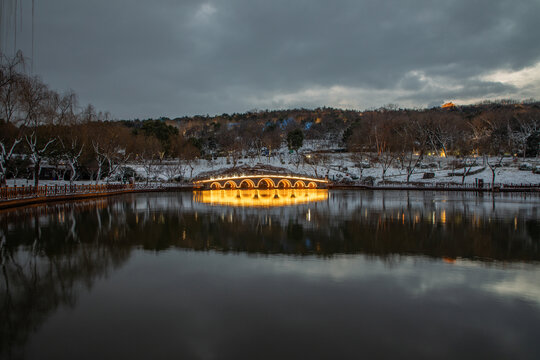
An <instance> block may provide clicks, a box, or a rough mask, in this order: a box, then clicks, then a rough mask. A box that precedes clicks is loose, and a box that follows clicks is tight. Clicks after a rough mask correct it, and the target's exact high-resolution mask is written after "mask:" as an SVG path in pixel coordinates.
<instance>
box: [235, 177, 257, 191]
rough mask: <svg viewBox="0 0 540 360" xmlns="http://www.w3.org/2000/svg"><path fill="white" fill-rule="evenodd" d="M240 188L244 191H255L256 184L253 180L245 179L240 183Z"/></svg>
mask: <svg viewBox="0 0 540 360" xmlns="http://www.w3.org/2000/svg"><path fill="white" fill-rule="evenodd" d="M238 187H239V188H242V189H246V188H247V189H254V188H255V183H254V182H253V180H251V179H244V180H242V181H241V182H240V185H239V186H238Z"/></svg>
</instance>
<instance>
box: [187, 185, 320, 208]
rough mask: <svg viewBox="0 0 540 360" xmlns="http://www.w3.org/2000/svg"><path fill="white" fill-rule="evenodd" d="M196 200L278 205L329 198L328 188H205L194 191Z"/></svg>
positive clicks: (226, 203) (213, 203) (252, 205)
mask: <svg viewBox="0 0 540 360" xmlns="http://www.w3.org/2000/svg"><path fill="white" fill-rule="evenodd" d="M193 196H194V199H195V201H196V202H200V203H204V204H210V205H226V206H246V207H278V206H289V205H299V204H305V203H309V202H316V201H325V200H327V199H328V190H327V189H253V190H247V189H238V190H203V191H196V192H194V193H193Z"/></svg>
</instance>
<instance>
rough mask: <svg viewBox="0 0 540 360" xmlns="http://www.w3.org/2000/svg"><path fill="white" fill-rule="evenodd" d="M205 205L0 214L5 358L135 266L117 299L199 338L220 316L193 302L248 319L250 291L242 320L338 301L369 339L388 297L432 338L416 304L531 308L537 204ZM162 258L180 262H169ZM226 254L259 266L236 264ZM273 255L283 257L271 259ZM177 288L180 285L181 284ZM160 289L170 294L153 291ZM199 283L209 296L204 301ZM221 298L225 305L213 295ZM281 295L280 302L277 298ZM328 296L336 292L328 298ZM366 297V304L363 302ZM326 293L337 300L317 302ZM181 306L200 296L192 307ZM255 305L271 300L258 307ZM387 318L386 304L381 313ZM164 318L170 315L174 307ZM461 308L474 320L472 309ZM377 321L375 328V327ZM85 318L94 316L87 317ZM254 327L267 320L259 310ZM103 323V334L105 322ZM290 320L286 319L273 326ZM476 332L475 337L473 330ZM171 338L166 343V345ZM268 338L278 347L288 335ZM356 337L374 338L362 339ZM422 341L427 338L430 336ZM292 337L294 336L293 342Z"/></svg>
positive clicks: (81, 206) (340, 201) (417, 196)
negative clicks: (366, 322)
mask: <svg viewBox="0 0 540 360" xmlns="http://www.w3.org/2000/svg"><path fill="white" fill-rule="evenodd" d="M259 191H261V190H259ZM273 191H274V190H271V192H273ZM279 191H283V190H279ZM296 191H298V190H296ZM241 192H242V191H241ZM205 193H206V194H212V192H202V194H201V193H197V194H195V195H193V194H190V193H178V194H139V195H125V196H118V197H112V198H104V199H97V200H89V201H81V202H70V203H66V204H50V205H46V206H36V207H28V208H22V209H16V210H11V211H3V212H0V245H1V266H2V274H1V276H0V279H1V280H0V335H1V341H0V358H4V357H5V358H21V357H24V355H25V354H24V348H25V347H26V346H27V343H28V339H29V338H30V337H31V334H32V333H33V332H35V331H36V330H37V329H40V328H41V327H42V326H44V324H46V323H47V321H48V319H49V318H50V317H52V316H54V314H56V313H57V312H58V310H59V309H61V308H69V309H73V310H74V311H75V309H77V308H78V306H79V302H80V299H81V298H85V299H88V297H89V296H90V295H89V294H92V293H94V292H95V291H96V290H95V287H96V284H100V283H103V282H107V281H109V280H110V279H109V277H110V275H112V274H117V273H119V272H120V269H121V268H125V267H129V266H135V268H136V269H137V271H134V270H133V271H134V273H135V274H137V276H135V277H133V276H131V277H129V280H126V279H124V280H115V281H116V283H115V284H116V285H115V286H116V287H115V289H116V288H118V289H120V290H118V293H115V294H116V297H117V298H118V299H122V300H123V301H126V299H125V297H126V296H127V295H125V294H124V293H123V292H122V291H125V292H126V294H132V293H133V292H134V291H135V290H133V289H139V288H141V289H142V290H141V293H140V294H139V293H137V294H138V296H136V297H135V298H137V299H139V298H140V299H141V302H143V300H144V303H145V304H146V303H149V304H150V305H152V306H154V307H155V308H158V309H159V308H160V307H159V305H160V304H159V302H158V303H156V301H157V300H156V299H148V297H147V296H145V292H146V293H148V292H150V291H157V293H156V294H157V295H158V296H157V297H156V298H160V299H161V298H172V299H173V300H177V301H176V302H175V306H178V303H179V300H178V299H181V300H182V301H185V302H186V303H187V304H189V306H188V305H186V309H188V310H189V311H188V310H186V313H182V315H183V316H184V318H187V319H191V321H192V323H190V331H191V329H194V328H196V327H197V324H198V323H197V321H199V319H200V316H201V312H203V313H204V312H205V311H208V310H207V309H209V308H216V304H215V303H212V304H210V303H209V304H208V308H205V310H204V311H202V310H201V311H198V312H193V311H191V310H192V308H197V306H200V305H198V304H200V303H201V302H203V303H206V302H208V300H205V299H218V298H219V299H222V301H224V304H226V305H227V307H228V308H227V307H226V308H225V309H224V312H223V314H226V313H227V311H226V310H227V309H234V310H235V311H237V312H238V314H240V315H238V316H242V315H241V314H242V311H245V307H240V306H237V304H239V303H241V302H242V301H243V300H241V299H245V297H246V296H248V295H247V294H246V289H251V290H252V291H253V293H250V295H249V297H250V298H251V299H252V300H253V303H249V304H247V306H248V308H249V306H255V305H253V304H256V303H257V302H260V303H261V306H262V307H263V309H264V311H269V310H268V309H271V308H272V306H273V305H272V303H266V302H264V301H262V300H261V299H262V298H268V299H273V298H272V297H273V296H274V297H275V296H276V295H275V294H276V293H289V292H295V291H296V292H297V293H296V299H304V298H305V296H306V294H309V298H310V299H311V301H315V300H313V299H320V300H317V301H318V302H317V301H315V303H317V304H318V303H319V302H320V305H321V307H320V308H319V307H317V310H325V309H327V305H325V304H333V305H334V306H335V309H338V308H340V306H342V305H343V304H344V303H343V302H340V301H342V300H343V299H354V300H355V304H356V305H353V304H352V303H351V304H350V307H346V310H345V309H344V310H343V311H344V313H343V314H341V316H344V318H351V319H352V318H353V317H351V316H350V314H351V313H352V314H356V315H357V316H362V318H364V319H366V318H369V319H370V322H371V326H372V327H373V329H374V330H375V331H377V329H379V330H381V329H382V328H383V327H381V326H378V325H377V324H378V323H379V322H380V321H381V320H382V323H383V324H386V325H385V326H384V327H387V326H390V323H391V321H390V322H389V318H388V317H386V318H385V315H384V313H380V312H379V313H377V312H374V311H373V309H379V310H380V308H381V306H382V305H381V304H385V301H386V300H384V299H387V298H388V297H391V298H399V299H400V301H403V302H402V304H405V305H402V306H404V307H406V308H407V311H411V314H415V316H416V317H415V316H413V315H404V314H398V316H404V317H405V318H409V317H411V318H410V319H409V320H410V321H409V322H407V323H415V322H416V321H420V322H421V323H422V324H424V323H425V324H426V326H427V327H429V326H438V325H437V323H436V322H435V323H434V322H433V320H432V319H433V318H437V316H438V315H436V314H435V315H433V316H434V317H430V318H428V319H423V318H422V315H421V314H422V311H424V308H423V307H422V306H420V304H419V303H417V302H416V301H415V299H418V298H422V297H426V296H428V295H430V296H432V297H431V298H430V301H435V302H436V303H437V304H441V303H442V304H443V305H444V306H443V307H444V308H445V309H446V310H447V311H448V312H449V313H452V312H453V313H454V314H455V313H459V311H458V310H456V308H455V303H456V302H461V301H463V300H462V299H463V298H467V297H470V299H471V300H472V302H473V303H475V304H478V305H479V306H480V305H481V306H480V307H481V308H482V309H484V310H483V313H482V318H483V319H484V320H486V321H487V320H489V319H490V316H491V314H492V313H493V311H495V310H493V311H491V310H490V311H488V309H489V308H488V307H486V306H485V304H490V306H491V309H499V310H500V311H502V310H504V311H508V313H507V315H508V314H514V312H516V314H514V315H515V316H524V315H523V314H522V315H519V314H521V313H519V312H517V310H516V309H519V311H522V310H523V309H522V308H521V307H518V305H519V304H518V305H516V304H514V303H513V302H507V303H508V304H510V305H505V306H506V307H504V306H502V307H503V309H502V310H501V309H500V308H501V304H500V303H498V302H500V300H501V299H515V298H517V299H519V300H520V301H526V302H527V304H528V303H529V302H531V303H540V300H539V298H538V296H539V294H540V288H539V287H538V286H533V285H531V284H534V282H535V280H537V279H538V267H537V264H538V262H539V261H540V212H539V210H538V209H540V206H539V205H540V200H539V198H538V197H532V198H531V197H524V196H506V195H501V196H497V197H496V198H488V197H486V198H482V197H476V196H472V195H471V194H435V193H406V192H401V193H400V192H394V193H380V192H379V193H374V192H332V193H327V192H325V193H321V194H324V195H323V196H324V199H322V201H314V202H305V203H296V205H295V206H263V207H251V206H243V205H241V206H232V207H230V206H209V205H216V204H218V203H219V202H218V201H217V200H216V201H209V202H206V201H202V198H204V194H205ZM302 193H303V192H302V191H300V192H295V193H294V195H295V198H302V195H301V194H302ZM215 194H216V196H215V197H217V198H222V197H224V198H226V199H228V196H229V195H223V196H222V195H221V194H222V192H221V191H217V192H215ZM255 194H256V195H257V196H259V200H264V199H268V200H269V201H270V199H272V200H273V197H272V196H267V194H265V193H264V192H262V193H261V192H258V193H253V192H252V193H251V194H249V195H248V194H246V197H245V198H246V199H251V200H250V201H252V200H254V199H253V197H254V196H255ZM287 194H289V195H290V194H292V193H288V192H282V197H283V198H288V199H290V198H291V197H290V196H288V195H287ZM308 194H312V193H311V192H309V193H308ZM313 194H316V193H313ZM278 196H280V195H279V194H278ZM305 197H306V196H304V198H305ZM240 198H241V199H242V193H240ZM307 198H311V199H316V198H317V197H315V196H311V195H308V196H307ZM233 201H234V200H233ZM254 201H256V200H254ZM225 204H226V203H225ZM220 205H223V203H221V204H220ZM287 205H288V204H287ZM170 249H174V250H175V252H170V251H163V250H170ZM193 250H195V251H197V252H194V251H193ZM223 253H235V254H243V253H250V254H263V255H265V256H263V257H244V256H242V255H235V257H232V258H231V257H226V256H223ZM145 254H146V255H145ZM148 254H150V255H151V256H150V255H148ZM190 254H191V255H190ZM209 254H210V255H209ZM269 254H273V255H280V256H266V255H269ZM281 255H287V256H281ZM179 259H181V261H180V260H179ZM531 269H532V270H531ZM175 271H176V272H178V273H175ZM194 274H195V275H196V276H195V275H194ZM192 275H193V276H194V277H192ZM179 278H181V279H182V281H181V282H180V283H181V285H182V286H178V284H179V282H178V279H179ZM158 279H159V281H161V282H165V285H163V287H162V288H161V287H160V288H158V290H155V289H156V288H155V287H156V286H157V285H156V284H157V283H159V281H158ZM268 279H270V280H268ZM169 280H170V281H169ZM313 281H316V282H317V287H316V288H313V287H310V286H311V285H309V284H311V283H312V282H313ZM268 282H270V285H269V283H268ZM341 282H343V283H344V284H347V286H343V287H341V286H337V288H336V283H341ZM201 284H203V285H201ZM204 284H211V286H210V285H208V286H209V287H208V289H206V288H205V289H206V290H205V291H206V292H203V293H198V291H200V289H201V286H203V288H204ZM224 284H225V285H224ZM359 284H362V286H360V285H359ZM263 285H264V286H263ZM223 286H225V287H226V288H227V291H226V293H225V294H223V293H220V292H219V289H221V288H222V287H223ZM282 287H283V289H285V291H278V292H273V289H276V288H277V289H282ZM329 288H332V291H334V292H331V291H326V290H327V289H329ZM122 289H123V290H122ZM152 289H154V290H152ZM175 289H176V290H175ZM215 289H218V290H215ZM235 289H237V290H238V291H236V290H235ZM300 289H303V290H300ZM143 290H144V291H143ZM322 290H325V291H324V292H323V291H322ZM367 290H369V291H367ZM223 291H225V290H223ZM478 291H481V292H482V293H481V296H478V293H477V292H478ZM111 292H114V291H113V290H111V289H108V290H106V291H105V290H101V292H99V294H100V296H102V297H103V298H104V299H107V300H108V301H113V302H114V298H113V299H110V298H109V297H108V296H110V293H111ZM367 292H369V293H370V294H371V295H370V297H367V298H366V297H365V296H366V293H367ZM323 293H328V294H330V293H331V294H332V296H330V295H328V296H327V297H325V295H324V294H323ZM186 294H198V295H200V296H199V297H197V296H195V295H193V298H191V297H189V296H187V295H186ZM257 294H265V296H264V297H262V298H258V297H257ZM360 294H362V295H361V296H360ZM486 294H489V295H486ZM491 294H496V295H497V296H498V297H497V298H496V301H493V300H490V298H489V296H492V295H491ZM224 295H225V296H224ZM233 298H234V301H233ZM227 299H228V300H227ZM339 299H341V300H339ZM360 299H363V300H362V301H364V302H365V304H364V305H365V309H371V310H370V311H368V312H366V313H357V311H360V310H359V309H361V307H357V304H358V303H359V301H361V300H360ZM434 299H435V300H434ZM441 299H442V300H441ZM274 300H276V299H275V298H274ZM277 300H278V302H280V303H281V304H282V305H283V306H282V307H281V309H286V308H288V307H290V308H292V309H299V308H300V306H306V303H305V302H302V301H300V300H299V302H298V303H288V302H287V299H286V298H278V299H277ZM323 300H324V301H323ZM337 300H339V301H337ZM88 301H89V300H88ZM88 301H87V302H88ZM127 301H129V302H131V301H136V300H133V298H130V299H127ZM227 301H230V302H227ZM336 301H337V302H338V303H336ZM505 301H507V300H505ZM512 301H513V300H512ZM243 304H244V303H243ZM312 304H313V302H312ZM505 304H506V303H505ZM124 305H125V304H124V303H122V302H121V301H120V303H119V304H118V311H120V312H122V311H124V309H123V306H124ZM150 305H147V306H150ZM323 305H324V306H323ZM141 306H143V304H141ZM171 306H172V305H171ZM190 306H191V307H190ZM244 306H246V304H244ZM520 306H521V305H520ZM527 306H528V305H527ZM175 309H176V310H175ZM263 309H259V310H260V311H261V312H262V311H263ZM355 309H356V310H355ZM393 309H394V308H393V307H392V306H390V304H388V307H385V306H383V310H381V311H383V312H385V311H390V312H391V311H395V310H393ZM169 310H170V311H173V312H174V311H178V309H177V308H175V307H172V308H171V309H169ZM199 310H200V309H199ZM431 310H433V308H432V309H431ZM469 310H470V311H469V313H470V314H477V313H476V311H478V310H475V309H472V308H471V309H469ZM499 310H497V311H499ZM126 311H127V310H126ZM280 311H285V310H280ZM336 311H338V310H336ZM192 312H193V313H194V314H196V316H195V315H193V318H191V317H190V316H189V314H191V313H192ZM278 312H279V311H278ZM211 313H212V314H213V316H215V318H219V319H221V320H220V321H222V323H218V324H217V326H218V327H219V324H225V323H226V324H228V322H227V320H226V319H223V317H224V315H223V314H222V313H219V311H218V310H215V311H213V312H211ZM372 313H377V316H373V315H372V316H371V317H369V316H370V315H369V314H372ZM89 314H90V315H88V317H91V315H92V314H93V313H92V311H89ZM127 314H129V316H128V315H126V317H136V316H141V317H143V318H144V322H145V323H150V324H151V323H155V321H156V320H155V319H154V318H153V317H152V316H153V315H154V313H153V312H149V315H148V316H145V315H141V313H140V312H135V313H133V314H132V313H127ZM207 314H208V313H207ZM524 314H528V313H527V312H524ZM535 314H536V313H535ZM151 315H152V316H151ZM274 315H279V314H276V313H274ZM289 315H291V314H289ZM313 315H314V314H313V313H309V312H306V314H305V317H304V318H303V320H302V321H303V322H305V323H309V322H310V320H309V319H313V318H314V316H313ZM163 316H164V317H168V314H163ZM279 316H283V315H279ZM535 316H536V315H535ZM377 317H378V318H377ZM418 317H420V320H419V318H418ZM471 317H472V315H471ZM179 318H180V317H179ZM250 318H253V319H259V320H260V321H261V322H262V323H264V321H265V320H264V319H260V318H259V317H258V315H257V312H254V313H252V314H251V315H250ZM507 318H508V319H511V318H512V316H510V315H509V316H507ZM97 319H100V320H101V321H102V322H105V323H107V319H106V318H100V317H97ZM430 319H431V320H430ZM527 319H528V320H527V321H530V322H532V325H531V324H529V325H530V326H533V327H535V326H536V327H538V326H537V325H538V323H536V322H535V321H536V320H535V319H536V318H534V317H530V316H528V315H527ZM244 320H246V319H244ZM287 320H288V319H287V318H286V317H285V318H282V319H281V322H282V323H286V322H287ZM326 320H327V321H328V322H332V321H335V320H332V319H331V318H329V319H326ZM326 320H325V321H326ZM88 321H89V322H91V321H92V320H91V319H88ZM246 321H248V320H246ZM440 321H443V319H440ZM508 321H509V322H510V320H508ZM248 322H249V321H248ZM154 325H156V326H155V327H152V328H153V329H154V330H153V331H157V332H158V333H159V331H158V330H156V328H158V327H159V324H154ZM212 325H215V324H213V323H212ZM229 325H230V326H233V325H232V324H229ZM274 325H276V326H277V324H274ZM335 325H336V327H338V325H340V324H338V323H336V324H335ZM349 325H351V324H349ZM95 326H96V327H98V325H95ZM209 326H210V325H209ZM253 326H254V328H255V324H253ZM261 326H262V325H261ZM351 326H352V325H351ZM475 326H477V328H478V329H481V325H480V324H476V325H475ZM427 327H426V328H424V329H427ZM490 328H492V327H490ZM205 329H207V328H205ZM123 330H124V331H127V330H126V329H123ZM165 330H167V329H165V328H164V329H163V333H165V332H167V333H169V331H165ZM183 330H185V329H183ZM259 330H260V329H259ZM267 330H268V328H266V330H265V331H267ZM275 330H276V334H274V335H275V336H278V333H279V332H280V331H283V330H279V331H278V330H277V328H276V329H275ZM356 330H358V331H363V332H364V333H365V334H364V335H365V336H366V339H367V338H370V337H369V334H368V333H366V332H365V330H362V329H356ZM401 330H403V331H404V332H406V329H403V328H402V329H401ZM514 330H515V331H518V330H516V329H514ZM118 331H119V332H121V331H122V329H121V328H119V329H118ZM298 331H299V332H301V331H306V332H309V327H307V328H305V329H304V328H303V327H302V326H299V327H298ZM445 331H447V332H448V331H450V330H449V329H446V330H445ZM479 331H480V330H479ZM340 334H341V335H340V336H347V334H346V333H340ZM429 334H430V333H429V331H426V332H425V335H426V336H429ZM244 335H246V334H244ZM289 335H291V336H290V338H293V337H294V336H292V335H295V334H289ZM220 336H222V335H220ZM217 338H218V337H217V336H216V339H217ZM252 340H253V341H256V339H252ZM81 341H82V340H81ZM321 343H322V342H321ZM41 344H43V343H41ZM402 345H403V346H407V344H402ZM186 346H187V345H186ZM274 355H276V356H277V355H278V354H274ZM329 355H330V354H329Z"/></svg>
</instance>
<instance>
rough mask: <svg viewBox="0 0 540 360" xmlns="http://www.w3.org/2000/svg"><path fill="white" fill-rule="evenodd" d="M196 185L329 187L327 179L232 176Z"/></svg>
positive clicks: (242, 187) (241, 187)
mask: <svg viewBox="0 0 540 360" xmlns="http://www.w3.org/2000/svg"><path fill="white" fill-rule="evenodd" d="M194 184H195V185H196V186H197V187H199V188H206V189H208V188H209V189H215V190H219V189H276V188H278V189H279V188H280V189H289V188H295V189H303V188H308V189H318V188H321V187H322V188H325V187H327V185H328V180H326V179H316V178H310V177H304V176H296V175H277V174H264V175H256V174H255V175H244V174H242V175H232V176H223V177H211V178H209V179H204V180H197V181H195V182H194Z"/></svg>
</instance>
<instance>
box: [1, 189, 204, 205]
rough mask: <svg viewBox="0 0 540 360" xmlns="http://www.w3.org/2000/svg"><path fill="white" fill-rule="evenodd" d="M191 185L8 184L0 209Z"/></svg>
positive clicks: (3, 190) (2, 191)
mask: <svg viewBox="0 0 540 360" xmlns="http://www.w3.org/2000/svg"><path fill="white" fill-rule="evenodd" d="M193 188H194V187H193V185H176V184H175V185H171V184H155V183H152V184H148V185H147V184H100V185H67V184H66V185H42V186H38V187H35V186H8V187H2V188H0V209H7V208H11V207H17V206H26V205H33V204H39V203H44V202H53V201H67V200H77V199H87V198H93V197H101V196H111V195H119V194H126V193H137V192H165V191H189V190H192V189H193Z"/></svg>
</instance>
